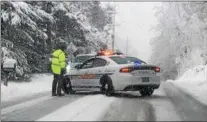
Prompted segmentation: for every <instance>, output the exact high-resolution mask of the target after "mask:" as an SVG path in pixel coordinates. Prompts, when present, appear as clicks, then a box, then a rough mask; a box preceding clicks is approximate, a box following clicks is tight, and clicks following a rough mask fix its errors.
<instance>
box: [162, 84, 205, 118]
mask: <svg viewBox="0 0 207 122" xmlns="http://www.w3.org/2000/svg"><path fill="white" fill-rule="evenodd" d="M163 86H164V87H163V89H164V92H165V93H166V95H167V96H168V97H169V98H170V99H171V101H172V102H173V104H174V105H175V107H176V108H177V110H178V111H179V112H180V113H181V114H180V115H181V116H182V117H183V120H185V121H192V120H193V121H206V120H207V105H205V104H203V103H202V102H200V101H198V100H197V99H195V98H194V97H193V96H192V95H190V94H189V93H186V92H184V91H183V90H182V89H181V88H179V87H177V86H176V85H174V84H173V83H170V82H165V83H163ZM186 111H187V113H186ZM198 119H199V120H198Z"/></svg>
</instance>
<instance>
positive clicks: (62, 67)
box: [51, 42, 67, 96]
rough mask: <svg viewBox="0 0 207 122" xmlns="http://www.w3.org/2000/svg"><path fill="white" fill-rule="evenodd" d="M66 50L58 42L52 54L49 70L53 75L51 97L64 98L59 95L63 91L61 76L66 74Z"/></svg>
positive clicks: (65, 46)
mask: <svg viewBox="0 0 207 122" xmlns="http://www.w3.org/2000/svg"><path fill="white" fill-rule="evenodd" d="M66 48H67V45H66V43H64V42H60V43H59V44H58V48H57V49H56V50H55V51H54V52H53V53H52V62H51V70H52V73H53V74H54V80H53V83H52V96H64V94H62V93H61V89H62V90H63V91H65V89H64V86H63V76H64V74H65V72H66V60H65V57H66V56H65V50H66ZM56 86H57V87H56ZM56 88H57V89H56ZM56 90H57V93H56Z"/></svg>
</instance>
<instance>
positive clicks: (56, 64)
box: [51, 49, 66, 75]
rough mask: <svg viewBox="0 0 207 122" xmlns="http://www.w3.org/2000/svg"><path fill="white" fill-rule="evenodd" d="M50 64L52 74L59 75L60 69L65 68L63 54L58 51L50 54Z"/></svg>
mask: <svg viewBox="0 0 207 122" xmlns="http://www.w3.org/2000/svg"><path fill="white" fill-rule="evenodd" d="M51 63H52V64H51V69H52V72H53V73H54V74H57V75H60V74H61V69H64V68H65V67H66V61H65V53H64V52H63V51H62V50H60V49H57V50H55V51H54V52H53V54H52V62H51Z"/></svg>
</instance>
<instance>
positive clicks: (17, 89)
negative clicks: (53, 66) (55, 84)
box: [1, 74, 53, 102]
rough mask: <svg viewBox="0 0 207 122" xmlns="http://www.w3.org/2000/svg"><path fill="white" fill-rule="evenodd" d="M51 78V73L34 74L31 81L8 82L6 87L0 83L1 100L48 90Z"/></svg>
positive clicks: (4, 100)
mask: <svg viewBox="0 0 207 122" xmlns="http://www.w3.org/2000/svg"><path fill="white" fill-rule="evenodd" d="M52 80H53V76H52V75H51V74H34V75H33V76H32V78H31V82H21V83H18V82H9V84H8V86H7V87H6V86H4V85H3V84H1V102H6V101H10V100H13V99H17V98H20V97H25V96H32V95H34V94H37V93H42V92H48V91H50V90H51V86H52Z"/></svg>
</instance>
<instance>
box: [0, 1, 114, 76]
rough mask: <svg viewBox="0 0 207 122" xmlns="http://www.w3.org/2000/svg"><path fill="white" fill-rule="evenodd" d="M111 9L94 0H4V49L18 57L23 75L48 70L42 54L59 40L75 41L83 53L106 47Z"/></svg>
mask: <svg viewBox="0 0 207 122" xmlns="http://www.w3.org/2000/svg"><path fill="white" fill-rule="evenodd" d="M96 11H97V12H98V13H96ZM109 11H110V10H109V9H104V8H101V6H100V5H99V2H94V1H91V2H52V1H43V2H42V1H26V2H10V1H8V2H6V1H5V2H1V37H2V38H1V41H2V51H4V52H10V53H9V54H10V55H12V57H13V58H15V59H16V60H17V62H18V65H19V66H18V70H19V71H21V72H19V75H21V76H23V75H24V74H28V73H32V72H43V71H46V70H47V69H46V66H45V61H47V60H45V59H44V58H43V57H44V56H45V55H47V54H49V53H51V52H52V50H53V48H54V47H55V46H56V44H57V43H58V42H59V40H60V39H61V40H64V41H65V42H67V43H68V44H69V43H70V42H73V43H74V44H75V46H76V47H78V48H80V49H82V50H83V51H82V53H90V52H91V51H92V52H93V51H97V49H99V48H100V47H101V46H104V45H105V42H106V40H105V39H106V38H105V37H106V35H107V34H106V33H108V32H109V31H110V29H111V28H108V29H104V28H106V27H107V26H108V24H110V23H111V22H110V21H109V20H110V19H111V18H112V14H108V13H107V12H109ZM99 14H100V15H99ZM97 17H98V18H97ZM96 21H97V22H96ZM9 44H13V45H14V46H13V47H11V46H8V45H9ZM6 50H7V51H6Z"/></svg>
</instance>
